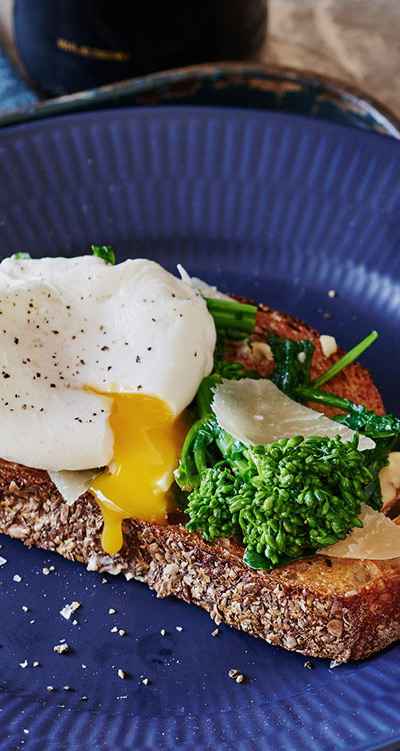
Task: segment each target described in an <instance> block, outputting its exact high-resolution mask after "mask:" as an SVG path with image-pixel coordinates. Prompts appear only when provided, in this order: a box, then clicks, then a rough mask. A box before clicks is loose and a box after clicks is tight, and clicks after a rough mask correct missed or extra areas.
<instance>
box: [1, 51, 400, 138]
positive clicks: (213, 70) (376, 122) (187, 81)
mask: <svg viewBox="0 0 400 751" xmlns="http://www.w3.org/2000/svg"><path fill="white" fill-rule="evenodd" d="M155 104H160V105H171V104H185V105H188V104H190V105H203V106H210V105H211V106H212V105H217V106H225V107H245V108H252V109H265V110H275V111H276V110H278V111H282V112H290V113H293V114H298V115H308V116H311V117H317V118H320V119H322V120H329V121H331V122H336V123H342V124H345V125H353V126H356V127H359V128H363V129H367V130H374V131H375V132H378V133H383V134H385V135H389V136H393V137H394V138H400V121H399V120H398V119H397V118H396V117H395V115H393V114H392V113H391V112H390V111H389V110H388V109H387V108H386V107H384V105H381V104H380V103H379V102H376V101H374V100H373V99H371V98H370V97H368V96H367V95H366V94H364V93H363V92H362V91H360V90H358V89H356V88H354V87H352V88H349V87H344V86H343V85H342V84H341V83H339V82H337V81H334V80H333V79H329V78H326V77H324V76H318V75H315V74H314V73H307V72H299V71H294V70H290V69H286V68H281V67H279V66H271V65H269V66H266V65H261V64H257V63H210V64H203V65H196V66H191V67H187V68H179V69H176V70H170V71H165V72H161V73H154V74H150V75H147V76H144V77H142V78H134V79H131V80H128V81H122V82H121V83H115V84H112V85H110V86H102V87H100V88H97V89H92V90H90V91H83V92H80V93H78V94H71V95H69V96H64V97H60V98H59V99H51V100H48V101H46V102H43V103H40V104H35V105H30V106H27V107H24V108H22V109H19V110H14V111H10V112H5V113H4V114H3V115H0V127H4V126H6V125H15V124H17V123H24V122H29V121H30V120H38V119H41V118H44V117H55V116H57V115H66V114H69V113H74V112H83V111H88V110H101V109H109V108H112V107H132V106H140V105H155Z"/></svg>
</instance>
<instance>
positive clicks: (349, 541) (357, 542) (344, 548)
mask: <svg viewBox="0 0 400 751" xmlns="http://www.w3.org/2000/svg"><path fill="white" fill-rule="evenodd" d="M360 519H361V521H362V522H363V524H364V526H363V527H362V528H360V527H355V528H354V529H353V530H352V531H351V532H349V534H348V535H347V537H346V538H345V539H344V540H340V542H337V543H335V545H330V546H329V547H327V548H323V549H322V550H318V551H317V553H321V554H322V555H328V556H330V557H333V558H359V559H361V560H365V559H368V560H373V561H381V560H386V559H389V558H398V557H400V527H399V526H398V525H397V524H395V523H394V522H393V521H392V520H391V519H389V518H388V517H387V516H385V514H382V513H381V512H380V511H375V510H374V509H372V508H370V507H369V506H367V505H366V504H365V503H363V504H362V511H361V515H360Z"/></svg>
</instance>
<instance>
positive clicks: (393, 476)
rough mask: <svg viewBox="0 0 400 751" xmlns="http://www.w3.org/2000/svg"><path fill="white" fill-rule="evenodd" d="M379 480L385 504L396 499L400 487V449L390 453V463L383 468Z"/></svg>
mask: <svg viewBox="0 0 400 751" xmlns="http://www.w3.org/2000/svg"><path fill="white" fill-rule="evenodd" d="M379 480H380V483H381V490H382V501H383V505H384V506H386V505H387V504H388V503H391V502H392V501H394V500H395V498H396V497H397V495H398V493H399V489H400V451H392V452H391V453H390V454H389V464H388V465H387V466H386V467H384V468H383V469H381V471H380V473H379Z"/></svg>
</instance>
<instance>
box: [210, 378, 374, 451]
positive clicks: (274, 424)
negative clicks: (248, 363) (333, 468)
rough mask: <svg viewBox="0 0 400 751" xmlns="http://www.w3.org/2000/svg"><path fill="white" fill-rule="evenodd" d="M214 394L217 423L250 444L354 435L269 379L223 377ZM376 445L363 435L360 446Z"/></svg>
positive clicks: (344, 439)
mask: <svg viewBox="0 0 400 751" xmlns="http://www.w3.org/2000/svg"><path fill="white" fill-rule="evenodd" d="M214 394H215V395H214V401H213V404H212V409H213V411H214V413H215V416H216V418H217V421H218V424H219V425H220V426H221V428H223V429H224V430H226V431H227V432H228V433H230V434H231V435H233V436H234V437H235V438H237V439H238V440H239V441H241V442H242V443H244V444H245V445H247V446H249V445H250V444H256V445H265V444H266V443H273V442H274V441H279V440H280V439H281V438H292V437H293V436H297V435H302V436H304V438H307V437H308V436H315V435H318V436H328V437H329V438H334V436H337V435H340V437H341V439H342V440H343V441H348V440H350V439H351V438H352V437H353V436H354V430H350V428H347V427H346V426H345V425H340V424H339V423H337V422H334V420H330V419H329V417H325V415H321V413H320V412H315V410H313V409H310V408H309V407H305V406H304V405H303V404H298V402H295V401H294V400H293V399H290V398H289V397H288V396H286V394H284V393H283V392H282V391H280V389H278V388H277V386H275V384H273V383H272V381H269V380H268V379H261V380H259V381H257V380H253V379H251V378H242V379H241V380H240V381H230V380H226V379H224V380H223V381H222V383H221V384H219V385H217V386H216V387H215V389H214ZM374 446H375V443H374V441H372V440H371V439H370V438H367V437H366V436H360V440H359V444H358V448H359V449H369V448H373V447H374Z"/></svg>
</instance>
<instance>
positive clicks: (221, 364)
mask: <svg viewBox="0 0 400 751" xmlns="http://www.w3.org/2000/svg"><path fill="white" fill-rule="evenodd" d="M210 303H211V304H210ZM207 304H208V306H209V310H210V312H211V314H212V315H213V316H214V319H215V323H216V328H217V334H218V343H217V348H216V351H215V356H214V372H213V374H212V375H211V376H208V377H207V378H205V379H203V381H202V383H201V385H200V388H199V390H198V393H197V410H198V415H199V419H198V420H197V422H196V423H195V424H194V425H193V426H192V427H191V429H190V430H189V433H188V435H187V438H186V441H185V444H184V447H183V451H182V456H181V463H180V466H179V469H178V470H177V472H176V481H177V483H178V485H179V487H180V488H181V489H183V491H185V493H186V505H185V511H186V513H187V514H188V515H189V522H188V524H187V527H188V529H189V530H190V531H191V532H194V531H196V530H200V531H202V533H203V535H204V537H205V538H206V539H207V540H212V539H213V538H215V537H227V536H238V537H239V538H240V539H241V540H242V542H243V544H244V545H245V552H244V557H243V560H244V562H245V563H246V564H247V565H248V566H249V567H251V568H270V569H271V568H275V567H277V566H281V565H283V564H285V563H287V562H288V561H291V560H295V559H296V558H299V557H302V556H305V555H308V554H311V553H313V552H315V550H317V549H318V548H321V547H325V546H328V545H332V544H334V543H335V542H337V541H338V540H341V539H344V537H345V536H346V535H347V533H348V532H349V530H351V529H352V528H353V527H356V526H362V524H361V522H360V521H359V519H358V516H359V514H360V510H361V503H362V502H363V501H365V502H367V503H369V504H370V505H371V506H373V507H374V508H379V507H380V505H381V496H380V485H379V471H380V469H381V468H382V467H383V466H384V465H385V464H386V463H387V460H388V453H389V451H390V450H391V449H392V448H393V446H394V444H395V443H396V441H397V439H398V436H399V433H400V420H398V419H397V418H395V417H393V416H392V415H384V416H380V415H376V414H375V412H373V411H368V410H367V409H366V407H364V406H362V405H358V404H355V403H353V402H351V401H349V400H348V399H343V398H341V397H337V396H336V395H334V394H330V393H328V392H326V391H323V390H321V389H320V388H319V386H321V385H322V384H323V383H326V382H327V381H328V380H329V379H330V378H332V377H333V376H334V375H335V374H336V373H338V372H340V370H342V368H343V367H345V366H346V365H348V364H349V363H350V362H352V361H353V360H354V359H356V358H357V357H358V356H359V354H361V352H363V351H364V350H365V349H366V347H367V346H369V345H370V344H371V343H372V342H373V341H374V339H375V338H376V336H377V335H376V332H372V334H370V335H369V337H366V339H364V340H363V341H362V342H360V344H358V345H357V346H356V347H354V348H353V349H352V350H351V351H350V352H349V353H347V354H346V355H344V356H343V358H341V359H340V360H338V361H337V362H336V363H335V364H334V366H332V368H330V369H329V370H328V371H327V372H326V373H325V374H323V375H322V376H320V377H319V378H318V379H317V380H316V381H314V382H312V381H311V378H310V365H311V358H312V355H313V352H314V346H313V344H312V342H311V341H309V340H302V341H292V340H287V339H281V338H280V337H278V336H277V335H275V334H271V335H270V338H269V344H270V346H271V350H272V353H273V357H274V360H275V370H274V372H273V374H272V375H271V379H272V381H273V382H274V383H275V385H277V386H278V388H280V389H281V390H282V391H284V392H285V393H286V394H287V395H288V396H290V397H291V398H292V399H294V400H296V401H299V402H302V403H306V402H317V403H320V404H325V405H329V406H332V407H335V408H337V409H340V410H342V412H344V413H345V414H344V415H343V414H342V415H338V416H337V417H336V418H334V419H336V420H337V421H339V422H341V423H342V424H345V425H347V426H348V427H350V428H352V429H354V430H356V431H360V432H363V433H364V434H365V435H368V436H370V437H371V438H373V439H374V440H375V443H376V446H375V448H374V449H372V450H371V449H370V450H367V451H363V452H361V451H359V450H358V449H357V444H358V435H357V434H356V435H355V436H354V438H353V439H352V440H350V441H348V442H347V443H343V442H342V441H341V440H340V438H339V436H337V437H336V438H334V439H330V438H327V437H319V436H314V437H311V438H307V439H304V438H303V437H302V436H297V437H295V438H290V439H288V438H284V439H282V440H280V441H277V442H275V443H272V444H269V445H266V446H245V445H244V444H242V443H241V442H240V441H238V440H236V439H235V438H234V437H233V436H231V435H229V434H228V433H227V432H226V431H225V430H223V429H222V428H221V427H220V426H219V425H218V423H217V420H216V417H215V415H214V413H213V411H212V408H211V403H212V388H213V386H215V385H216V384H217V383H219V382H221V380H222V378H230V379H233V380H237V379H239V378H243V377H259V376H258V374H257V373H255V372H249V371H246V369H245V368H244V367H243V365H241V364H240V363H229V362H227V361H226V360H224V359H223V355H224V353H225V349H226V342H227V339H228V338H229V337H231V338H246V336H248V334H249V333H251V332H252V330H253V328H254V322H255V311H256V308H252V306H243V310H242V311H241V310H240V309H241V307H242V306H241V304H238V303H229V302H228V303H227V302H225V301H207ZM232 306H233V307H232Z"/></svg>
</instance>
